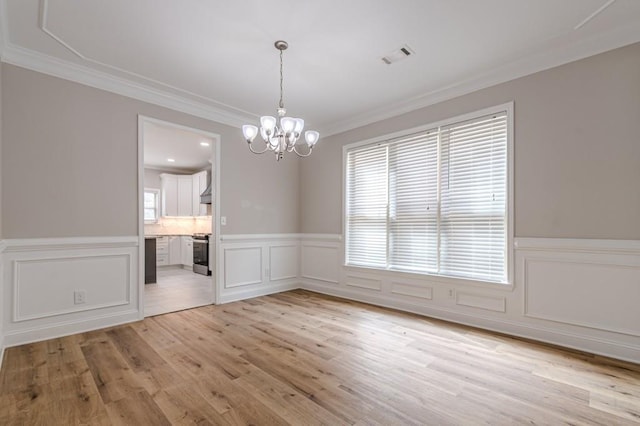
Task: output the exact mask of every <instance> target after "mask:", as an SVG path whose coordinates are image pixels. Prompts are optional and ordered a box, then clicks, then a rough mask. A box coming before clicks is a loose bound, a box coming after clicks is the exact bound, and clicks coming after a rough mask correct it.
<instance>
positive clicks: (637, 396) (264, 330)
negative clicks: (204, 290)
mask: <svg viewBox="0 0 640 426" xmlns="http://www.w3.org/2000/svg"><path fill="white" fill-rule="evenodd" d="M194 423H196V424H215V425H281V424H282V425H285V424H290V425H385V426H387V425H425V424H428V425H430V424H437V425H467V424H473V425H476V424H489V425H513V424H548V425H556V424H573V425H634V424H635V425H640V365H638V364H633V363H628V362H623V361H617V360H611V359H607V358H604V357H601V356H596V355H592V354H587V353H583V352H579V351H575V350H568V349H561V348H558V347H555V346H551V345H547V344H541V343H536V342H532V341H528V340H522V339H518V338H514V337H509V336H504V335H500V334H498V333H490V332H486V331H483V330H478V329H474V328H470V327H466V326H462V325H456V324H450V323H447V322H445V321H440V320H436V319H431V318H425V317H421V316H418V315H415V314H411V313H406V312H399V311H395V310H392V309H386V308H381V307H376V306H370V305H367V304H365V303H360V302H355V301H345V300H342V299H340V298H337V297H330V296H323V295H319V294H315V293H312V292H309V291H304V290H295V291H288V292H285V293H279V294H274V295H270V296H264V297H259V298H255V299H251V300H246V301H241V302H235V303H230V304H226V305H220V306H204V307H200V308H196V309H192V310H187V311H182V312H176V313H172V314H166V315H160V316H156V317H151V318H147V319H145V320H144V321H139V322H136V323H132V324H127V325H122V326H118V327H110V328H108V329H104V330H96V331H91V332H87V333H80V334H77V335H73V336H67V337H62V338H57V339H51V340H49V341H46V342H38V343H32V344H28V345H23V346H19V347H14V348H8V349H7V350H6V352H5V357H4V362H3V365H2V368H1V370H0V424H1V425H3V426H4V425H38V424H43V425H51V424H55V425H58V424H61V425H62V424H64V425H73V424H96V425H113V424H116V425H119V424H122V425H147V424H148V425H164V424H174V425H182V424H194Z"/></svg>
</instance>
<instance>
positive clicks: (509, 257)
mask: <svg viewBox="0 0 640 426" xmlns="http://www.w3.org/2000/svg"><path fill="white" fill-rule="evenodd" d="M501 112H506V114H507V177H506V179H507V182H506V197H507V202H506V208H507V212H506V226H505V229H506V242H505V244H506V247H505V252H506V253H505V266H506V268H507V271H506V279H507V281H506V282H495V281H485V280H479V279H473V278H465V277H453V276H449V275H440V274H433V273H424V272H413V271H400V270H395V269H389V268H377V267H372V266H355V265H348V264H347V257H346V254H347V250H346V248H347V238H348V236H347V174H348V170H347V167H348V163H347V155H348V153H349V151H350V150H352V149H355V148H359V147H362V146H366V145H373V144H376V143H383V142H387V141H389V140H391V139H396V138H401V137H404V136H407V135H410V134H413V133H418V132H424V131H427V130H430V129H433V128H439V127H444V126H448V125H452V124H455V123H458V122H462V121H467V120H472V119H474V118H480V117H483V116H486V115H490V114H496V113H501ZM513 123H514V102H513V101H511V102H507V103H504V104H500V105H495V106H492V107H488V108H484V109H481V110H476V111H473V112H469V113H466V114H461V115H458V116H455V117H451V118H447V119H444V120H440V121H436V122H431V123H429V124H425V125H421V126H418V127H413V128H409V129H404V130H400V131H397V132H393V133H389V134H385V135H381V136H377V137H373V138H370V139H366V140H362V141H358V142H353V143H349V144H345V145H344V146H343V147H342V236H343V238H342V245H341V251H342V253H341V258H342V266H343V267H344V268H345V269H347V270H353V271H363V272H367V271H377V272H382V273H384V274H390V275H391V276H398V275H399V276H406V277H408V278H411V279H416V278H422V279H428V280H429V281H437V282H442V283H445V284H455V285H472V286H474V287H477V286H485V287H489V288H495V289H502V290H513V283H514V276H515V267H514V260H515V259H514V131H513V129H514V125H513Z"/></svg>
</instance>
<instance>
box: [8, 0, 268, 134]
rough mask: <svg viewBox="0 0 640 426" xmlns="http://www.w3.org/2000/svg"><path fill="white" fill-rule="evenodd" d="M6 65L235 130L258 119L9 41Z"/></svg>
mask: <svg viewBox="0 0 640 426" xmlns="http://www.w3.org/2000/svg"><path fill="white" fill-rule="evenodd" d="M0 4H1V2H0ZM2 62H5V63H8V64H11V65H15V66H18V67H21V68H26V69H29V70H32V71H37V72H40V73H43V74H47V75H51V76H54V77H58V78H62V79H64V80H69V81H73V82H76V83H80V84H83V85H85V86H90V87H94V88H96V89H101V90H106V91H108V92H112V93H116V94H118V95H122V96H127V97H129V98H133V99H137V100H139V101H143V102H148V103H151V104H154V105H159V106H162V107H165V108H169V109H172V110H175V111H179V112H183V113H186V114H189V115H193V116H196V117H200V118H204V119H207V120H211V121H215V122H218V123H221V124H226V125H229V126H233V127H241V126H242V124H244V123H246V122H247V121H254V120H256V119H257V116H255V115H252V114H249V113H243V112H239V111H238V110H235V109H233V108H231V107H229V108H224V107H221V106H213V105H210V104H207V103H204V102H198V101H194V100H192V99H189V98H186V97H184V96H180V95H176V94H174V93H170V92H168V91H163V90H159V89H156V88H153V87H151V86H149V85H145V84H142V83H138V82H134V81H132V80H129V79H125V78H121V77H117V76H115V75H112V74H109V73H106V72H102V71H98V70H95V69H93V68H89V67H85V66H82V65H79V64H76V63H73V62H70V61H65V60H62V59H59V58H54V57H52V56H48V55H45V54H42V53H40V52H36V51H34V50H30V49H25V48H23V47H19V46H16V45H13V44H11V43H6V41H5V45H4V49H3V52H2Z"/></svg>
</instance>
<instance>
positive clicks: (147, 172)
mask: <svg viewBox="0 0 640 426" xmlns="http://www.w3.org/2000/svg"><path fill="white" fill-rule="evenodd" d="M162 173H165V172H163V171H160V170H155V169H144V187H145V188H153V189H158V190H159V189H160V185H161V183H162V182H161V181H160V175H161V174H162ZM167 173H168V172H167Z"/></svg>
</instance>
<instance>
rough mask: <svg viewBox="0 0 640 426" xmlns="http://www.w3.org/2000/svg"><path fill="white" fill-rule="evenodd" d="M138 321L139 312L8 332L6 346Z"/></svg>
mask: <svg viewBox="0 0 640 426" xmlns="http://www.w3.org/2000/svg"><path fill="white" fill-rule="evenodd" d="M136 321H139V318H138V310H130V311H124V312H117V313H113V314H107V315H103V316H93V317H92V318H89V319H80V320H74V321H68V322H60V323H57V324H53V325H47V326H42V327H34V328H30V329H26V330H19V331H13V332H8V333H6V334H5V336H4V344H5V347H6V348H8V347H12V346H18V345H24V344H27V343H33V342H39V341H42V340H49V339H55V338H58V337H64V336H69V335H71V334H76V333H84V332H87V331H93V330H99V329H102V328H106V327H113V326H116V325H121V324H126V323H130V322H136Z"/></svg>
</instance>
